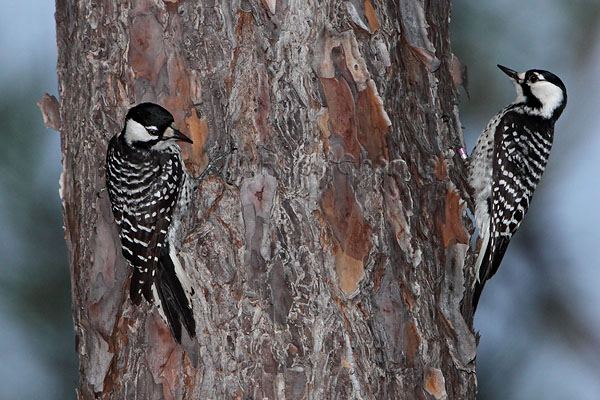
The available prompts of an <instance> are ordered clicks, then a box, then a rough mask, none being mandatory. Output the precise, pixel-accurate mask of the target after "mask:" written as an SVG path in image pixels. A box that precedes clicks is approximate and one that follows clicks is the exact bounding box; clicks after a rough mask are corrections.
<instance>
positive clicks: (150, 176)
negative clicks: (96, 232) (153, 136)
mask: <svg viewBox="0 0 600 400" xmlns="http://www.w3.org/2000/svg"><path fill="white" fill-rule="evenodd" d="M107 154H108V155H107V188H108V193H109V196H110V199H111V204H112V207H113V214H114V216H115V221H116V223H117V225H118V226H119V235H120V238H121V244H122V251H123V255H124V257H125V258H126V259H127V260H128V261H129V262H130V264H131V265H132V266H133V267H134V272H133V275H132V278H131V286H130V296H131V299H132V301H133V302H134V303H136V304H139V302H140V299H141V295H143V296H144V297H145V298H146V300H148V301H150V302H151V301H152V300H153V295H152V290H151V288H152V283H153V281H154V276H155V271H156V266H157V262H158V258H159V256H160V253H161V248H164V247H166V240H167V232H168V227H169V224H170V222H171V216H172V214H173V209H174V207H175V203H176V201H177V196H178V194H179V193H178V192H179V186H178V185H177V182H178V181H179V179H181V175H182V166H181V163H180V162H179V158H178V157H179V156H178V155H177V154H172V153H165V154H157V155H156V159H149V158H148V157H147V156H146V157H144V155H142V154H138V153H136V152H131V151H125V149H123V148H122V147H121V146H120V143H119V141H118V140H117V139H116V138H113V140H111V143H110V145H109V150H108V153H107ZM120 160H121V161H120ZM123 160H125V161H123Z"/></svg>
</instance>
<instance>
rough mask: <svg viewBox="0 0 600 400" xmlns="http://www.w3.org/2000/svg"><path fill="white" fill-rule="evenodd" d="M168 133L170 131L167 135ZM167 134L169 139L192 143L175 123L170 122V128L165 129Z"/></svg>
mask: <svg viewBox="0 0 600 400" xmlns="http://www.w3.org/2000/svg"><path fill="white" fill-rule="evenodd" d="M169 133H170V135H169ZM167 136H168V138H169V139H175V140H180V141H182V142H188V143H194V142H192V139H190V138H189V137H187V136H185V135H184V134H183V133H181V131H180V130H179V129H177V126H175V124H172V125H171V127H170V129H167Z"/></svg>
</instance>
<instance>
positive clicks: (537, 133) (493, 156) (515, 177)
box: [469, 65, 567, 310]
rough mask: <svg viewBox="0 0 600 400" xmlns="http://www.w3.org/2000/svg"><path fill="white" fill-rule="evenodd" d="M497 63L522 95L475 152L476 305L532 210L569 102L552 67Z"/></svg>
mask: <svg viewBox="0 0 600 400" xmlns="http://www.w3.org/2000/svg"><path fill="white" fill-rule="evenodd" d="M498 67H499V68H500V69H501V70H502V71H504V73H505V74H506V75H508V76H509V78H510V79H511V80H512V81H513V82H514V84H515V87H516V89H517V99H516V100H515V101H514V102H513V103H511V104H510V105H508V106H507V107H505V108H504V109H502V110H501V111H500V112H499V113H498V114H496V115H495V116H494V117H493V118H492V119H491V120H490V122H489V123H488V125H487V126H486V128H485V130H484V131H483V133H482V134H481V136H480V137H479V140H478V141H477V144H476V145H475V149H474V150H473V153H472V155H471V164H470V168H469V183H470V184H471V186H472V187H473V189H474V202H475V222H476V225H477V229H478V230H479V236H480V238H481V249H480V251H479V256H478V258H477V262H476V264H475V268H476V269H475V273H476V280H475V283H474V294H473V310H475V308H476V307H477V303H478V302H479V297H480V296H481V291H482V290H483V286H484V285H485V283H486V281H487V280H488V279H490V278H491V277H492V276H493V275H494V274H495V273H496V271H498V267H499V266H500V262H501V261H502V257H503V256H504V253H505V252H506V248H507V247H508V243H509V241H510V239H511V237H512V236H513V235H514V233H515V232H516V230H517V229H518V228H519V226H520V225H521V222H522V221H523V217H525V214H526V213H527V209H528V208H529V203H530V202H531V198H532V196H533V192H534V191H535V188H536V186H537V184H538V182H539V181H540V178H541V177H542V174H543V172H544V169H545V168H546V163H547V162H548V156H549V155H550V149H551V148H552V139H553V137H554V123H555V122H556V120H557V119H558V117H560V115H561V114H562V112H563V110H564V109H565V106H566V105H567V89H566V88H565V85H564V84H563V82H562V81H561V80H560V79H559V78H558V77H557V76H556V75H554V74H552V73H551V72H548V71H543V70H539V69H532V70H529V71H527V72H516V71H513V70H512V69H509V68H506V67H504V66H502V65H498Z"/></svg>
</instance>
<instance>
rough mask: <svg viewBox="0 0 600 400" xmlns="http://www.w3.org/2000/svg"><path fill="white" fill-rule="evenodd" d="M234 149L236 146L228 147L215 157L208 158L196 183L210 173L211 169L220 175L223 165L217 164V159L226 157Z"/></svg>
mask: <svg viewBox="0 0 600 400" xmlns="http://www.w3.org/2000/svg"><path fill="white" fill-rule="evenodd" d="M236 150H237V148H236V147H231V149H229V151H226V152H224V153H221V154H219V155H218V156H217V157H216V158H214V159H212V160H208V164H207V165H206V168H204V171H202V173H201V174H200V176H199V177H198V178H197V179H198V183H200V182H202V180H203V179H204V178H205V177H206V175H208V174H210V173H211V171H213V173H215V174H216V175H221V171H222V170H223V166H224V165H219V161H221V160H223V159H224V158H225V157H227V156H228V155H230V154H231V153H233V152H234V151H236Z"/></svg>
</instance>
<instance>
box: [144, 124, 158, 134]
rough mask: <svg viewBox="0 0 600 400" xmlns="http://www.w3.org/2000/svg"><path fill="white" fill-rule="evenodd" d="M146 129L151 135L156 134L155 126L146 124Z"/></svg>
mask: <svg viewBox="0 0 600 400" xmlns="http://www.w3.org/2000/svg"><path fill="white" fill-rule="evenodd" d="M146 130H147V131H148V133H149V134H151V135H158V128H157V127H155V126H147V127H146Z"/></svg>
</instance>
